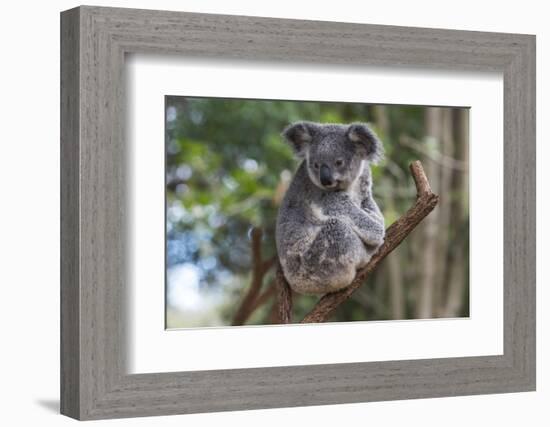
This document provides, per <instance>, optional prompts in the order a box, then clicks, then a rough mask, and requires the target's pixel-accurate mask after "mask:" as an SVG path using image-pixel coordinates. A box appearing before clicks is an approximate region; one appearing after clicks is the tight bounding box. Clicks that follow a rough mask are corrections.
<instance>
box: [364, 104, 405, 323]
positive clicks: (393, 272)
mask: <svg viewBox="0 0 550 427" xmlns="http://www.w3.org/2000/svg"><path fill="white" fill-rule="evenodd" d="M372 113H373V116H374V120H375V122H376V126H377V128H378V129H379V131H380V133H381V135H380V136H381V137H382V139H385V138H388V137H389V126H390V122H389V118H388V112H387V108H386V106H385V105H376V106H372ZM384 205H385V206H386V209H388V208H391V209H395V207H394V206H395V201H394V200H393V198H392V197H390V195H388V194H386V196H385V197H384ZM387 225H389V224H386V226H387ZM386 265H387V273H388V274H387V277H388V281H389V285H390V286H389V292H390V305H391V307H390V317H391V318H392V319H403V318H404V317H405V298H404V289H403V275H402V268H401V261H400V251H399V250H395V251H393V252H392V253H391V254H389V255H388V257H387V258H386Z"/></svg>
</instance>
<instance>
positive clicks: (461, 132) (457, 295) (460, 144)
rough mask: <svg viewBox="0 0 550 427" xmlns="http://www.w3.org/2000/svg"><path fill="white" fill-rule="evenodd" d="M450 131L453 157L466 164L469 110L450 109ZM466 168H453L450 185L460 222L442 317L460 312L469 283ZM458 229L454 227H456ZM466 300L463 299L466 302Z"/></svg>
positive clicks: (454, 210)
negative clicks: (451, 125) (453, 148)
mask: <svg viewBox="0 0 550 427" xmlns="http://www.w3.org/2000/svg"><path fill="white" fill-rule="evenodd" d="M453 119H454V120H453V123H454V126H453V134H454V140H455V153H454V157H455V158H456V159H457V160H459V161H463V162H464V164H468V163H467V162H468V157H469V141H468V130H469V111H468V110H466V109H454V110H453ZM468 177H469V170H468V169H466V170H463V171H461V170H454V171H453V177H452V178H453V188H454V189H455V193H456V194H458V195H459V197H456V196H455V197H454V198H453V202H452V208H451V212H452V218H451V220H452V221H454V222H455V224H464V225H465V227H461V229H459V230H460V231H458V234H457V236H455V240H454V242H452V245H451V246H452V252H451V256H450V262H449V264H450V271H449V275H448V278H447V282H448V284H449V287H448V291H447V295H446V301H445V302H444V311H443V315H444V316H445V317H456V316H458V315H460V312H461V310H462V308H463V303H464V301H465V298H464V296H465V292H466V289H465V287H466V286H468V285H469V281H468V280H466V278H467V273H468V271H469V269H467V268H466V267H465V262H467V260H468V242H469V236H468V233H469V222H468V215H469V183H468ZM457 228H458V227H457ZM466 302H467V301H466Z"/></svg>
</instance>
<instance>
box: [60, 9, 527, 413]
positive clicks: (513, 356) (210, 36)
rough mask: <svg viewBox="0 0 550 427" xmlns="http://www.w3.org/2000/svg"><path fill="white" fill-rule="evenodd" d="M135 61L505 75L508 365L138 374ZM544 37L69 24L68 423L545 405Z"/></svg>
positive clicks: (170, 20)
mask: <svg viewBox="0 0 550 427" xmlns="http://www.w3.org/2000/svg"><path fill="white" fill-rule="evenodd" d="M128 53H152V54H174V55H184V56H185V55H191V56H199V57H219V58H240V59H262V60H277V61H295V62H299V63H307V64H312V63H316V64H339V65H343V66H349V67H353V66H358V65H383V66H391V67H396V68H397V69H399V68H400V67H419V68H431V69H445V70H471V71H476V70H483V71H496V72H501V73H503V79H504V112H503V114H504V129H503V131H504V171H505V173H504V177H503V178H504V230H503V236H504V265H503V269H504V306H503V324H504V336H503V344H504V345H503V347H504V348H503V354H502V355H497V356H476V357H451V358H440V359H423V360H405V361H382V362H364V363H335V364H322V365H305V366H285V367H267V368H250V369H227V370H210V371H189V372H175V373H174V372H172V373H147V374H128V373H127V370H126V369H125V368H126V354H125V349H126V341H127V329H128V325H127V324H126V298H127V295H126V277H127V273H128V272H127V269H128V265H127V262H126V250H127V235H126V233H127V228H126V224H125V212H126V209H127V206H126V205H125V202H124V201H125V191H126V190H125V189H126V174H125V168H126V167H127V159H126V156H125V149H126V147H125V144H124V141H125V139H124V137H125V126H124V124H125V112H124V102H123V100H124V90H125V85H124V60H125V55H126V54H128ZM535 248H536V238H535V37H534V36H532V35H522V34H504V33H486V32H472V31H456V30H442V29H424V28H409V27H394V26H381V25H365V24H348V23H336V22H316V21H302V20H286V19H272V18H258V17H244V16H226V15H211V14H197V13H185V12H166V11H152V10H134V9H118V8H105V7H90V6H81V7H78V8H75V9H71V10H68V11H65V12H62V14H61V413H62V414H64V415H67V416H70V417H73V418H76V419H80V420H88V419H104V418H120V417H137V416H153V415H168V414H184V413H197V412H215V411H229V410H245V409H260V408H277V407H293V406H306V405H325V404H338V403H352V402H366V401H381V400H395V399H412V398H426V397H438V396H458V395H471V394H486V393H505V392H519V391H531V390H535V385H536V379H535V372H536V366H535V365H536V360H535V257H536V252H535Z"/></svg>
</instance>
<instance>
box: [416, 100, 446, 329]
mask: <svg viewBox="0 0 550 427" xmlns="http://www.w3.org/2000/svg"><path fill="white" fill-rule="evenodd" d="M425 111H426V112H425V116H424V120H425V122H424V126H425V135H426V137H425V141H424V142H425V143H426V148H427V149H428V150H429V151H428V152H429V153H430V152H432V151H433V148H434V147H437V146H438V144H439V141H440V140H441V118H442V110H441V108H437V107H432V108H426V110H425ZM422 163H423V165H424V170H425V172H426V176H427V177H428V180H429V181H430V184H431V187H432V191H433V192H434V193H435V194H441V191H440V189H439V186H440V183H439V178H440V177H439V168H438V164H437V163H436V162H435V161H434V159H433V156H430V155H426V156H424V159H423V160H422ZM438 222H439V208H438V207H436V209H434V211H433V212H432V213H431V214H430V215H428V216H427V217H426V218H425V219H424V223H423V224H422V225H421V226H422V234H423V241H424V242H423V243H424V244H423V257H422V269H421V272H420V274H421V280H420V286H419V288H418V291H417V292H418V294H417V298H416V300H417V304H416V313H415V314H416V315H415V317H416V318H419V319H426V318H431V317H432V314H433V312H432V307H433V301H434V287H435V280H436V273H437V262H438V258H439V257H438V253H437V252H438V245H437V239H436V238H437V231H438V230H437V228H438Z"/></svg>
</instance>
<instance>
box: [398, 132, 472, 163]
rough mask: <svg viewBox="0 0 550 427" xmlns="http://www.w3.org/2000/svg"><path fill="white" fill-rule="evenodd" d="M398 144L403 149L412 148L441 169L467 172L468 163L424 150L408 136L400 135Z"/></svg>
mask: <svg viewBox="0 0 550 427" xmlns="http://www.w3.org/2000/svg"><path fill="white" fill-rule="evenodd" d="M399 143H400V144H402V145H404V146H405V147H409V148H412V149H413V150H415V151H416V152H418V153H420V154H423V155H425V156H427V157H429V158H430V159H431V160H433V161H434V162H436V163H438V164H440V165H441V166H443V167H446V168H450V169H455V170H457V171H461V172H466V171H467V170H468V163H466V162H464V161H462V160H458V159H455V158H453V157H450V156H447V155H445V154H443V153H441V152H439V151H434V150H430V149H429V148H426V147H425V145H424V144H422V143H420V142H419V141H417V140H416V139H413V138H411V137H410V136H407V135H401V137H400V138H399Z"/></svg>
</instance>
